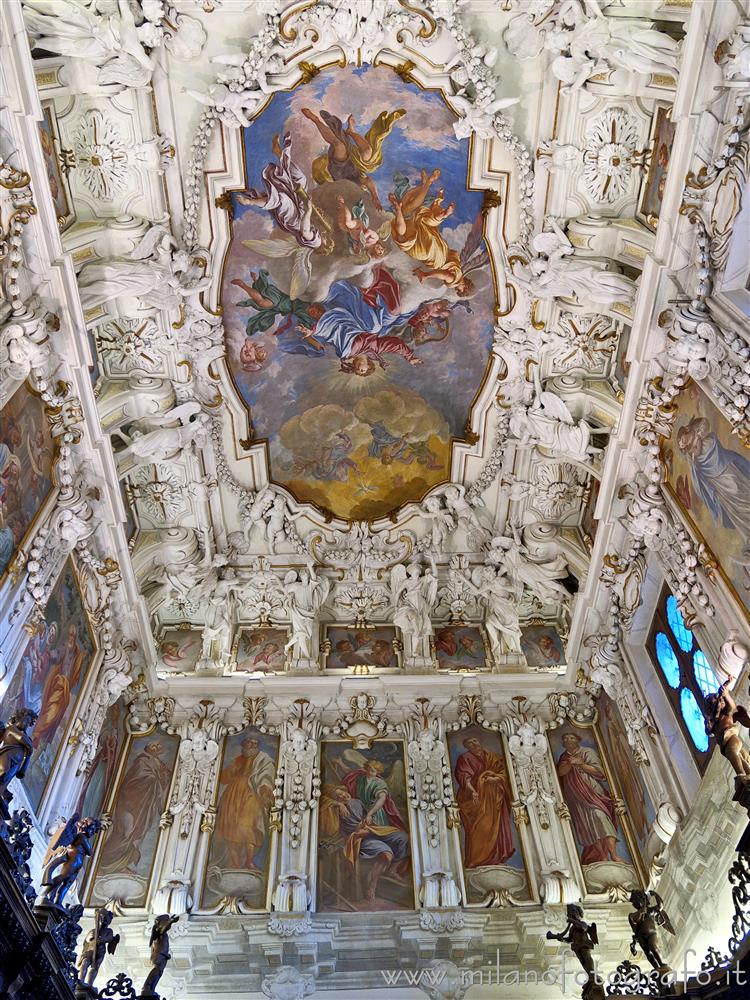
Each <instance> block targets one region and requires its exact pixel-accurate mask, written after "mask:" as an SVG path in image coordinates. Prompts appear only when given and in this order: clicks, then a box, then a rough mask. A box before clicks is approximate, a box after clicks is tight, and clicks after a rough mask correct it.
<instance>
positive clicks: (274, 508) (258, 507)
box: [242, 486, 299, 555]
mask: <svg viewBox="0 0 750 1000" xmlns="http://www.w3.org/2000/svg"><path fill="white" fill-rule="evenodd" d="M242 512H243V514H244V517H245V527H244V532H245V539H246V540H247V542H248V544H249V543H250V542H251V540H252V535H253V531H254V530H255V529H256V528H257V529H258V530H259V532H260V534H261V536H262V538H263V539H264V540H265V542H266V544H267V545H268V551H269V552H270V553H271V554H272V555H275V554H276V547H277V545H278V544H280V543H283V542H285V541H287V540H288V537H289V532H288V531H287V521H288V520H294V519H295V518H297V517H299V514H293V513H292V512H291V511H290V510H289V505H288V504H287V501H286V497H285V496H284V495H283V493H278V492H277V491H276V490H274V488H273V487H272V486H264V487H262V488H261V489H260V490H258V492H257V493H256V494H255V497H254V498H253V500H252V502H250V503H248V504H246V505H245V506H244V507H243V511H242Z"/></svg>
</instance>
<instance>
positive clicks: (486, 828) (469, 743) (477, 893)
mask: <svg viewBox="0 0 750 1000" xmlns="http://www.w3.org/2000/svg"><path fill="white" fill-rule="evenodd" d="M448 750H449V753H450V762H451V775H452V777H453V788H454V792H455V795H456V804H457V805H458V812H459V815H460V817H461V825H460V828H459V837H460V840H461V858H462V861H463V866H464V878H465V880H466V892H467V896H468V901H469V902H471V903H482V902H484V901H485V900H487V899H488V898H492V896H493V894H500V893H509V894H510V895H511V896H512V897H513V898H515V899H528V898H529V884H528V876H527V868H526V857H525V854H524V849H523V841H522V839H521V835H520V832H519V830H518V827H517V825H516V820H515V817H514V814H513V802H514V801H515V798H516V793H515V790H514V788H513V778H512V775H511V771H510V768H509V767H508V760H507V756H506V753H505V747H504V746H503V741H502V737H501V735H500V733H498V732H495V731H493V730H489V729H484V728H483V727H482V726H477V725H471V726H466V727H465V728H463V729H459V730H457V731H455V732H452V733H449V735H448Z"/></svg>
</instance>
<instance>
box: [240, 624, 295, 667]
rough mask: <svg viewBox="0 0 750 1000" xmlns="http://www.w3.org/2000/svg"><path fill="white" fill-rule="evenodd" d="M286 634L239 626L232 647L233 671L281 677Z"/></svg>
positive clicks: (270, 627)
mask: <svg viewBox="0 0 750 1000" xmlns="http://www.w3.org/2000/svg"><path fill="white" fill-rule="evenodd" d="M288 641H289V630H288V629H286V628H279V627H278V626H273V625H242V626H241V627H240V628H239V629H238V630H237V634H236V636H235V639H234V644H233V646H232V661H233V666H232V670H233V671H234V672H241V673H249V674H258V673H260V674H283V673H284V671H285V670H286V663H287V651H286V648H285V647H286V644H287V642H288Z"/></svg>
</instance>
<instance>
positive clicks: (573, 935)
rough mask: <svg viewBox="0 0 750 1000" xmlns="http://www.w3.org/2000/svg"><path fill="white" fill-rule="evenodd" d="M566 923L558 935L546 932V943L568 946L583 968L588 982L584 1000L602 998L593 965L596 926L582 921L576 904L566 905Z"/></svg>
mask: <svg viewBox="0 0 750 1000" xmlns="http://www.w3.org/2000/svg"><path fill="white" fill-rule="evenodd" d="M566 916H567V918H568V923H567V925H566V927H565V930H564V931H562V933H560V934H554V933H553V932H552V931H547V940H548V941H563V942H564V943H565V944H569V945H570V950H571V951H572V952H573V954H574V955H575V957H576V958H577V959H578V961H579V962H580V963H581V965H582V966H583V971H584V972H585V973H586V974H587V975H588V977H589V981H588V983H586V985H585V986H584V988H583V997H584V1000H598V998H600V997H601V998H603V997H604V988H603V987H602V985H601V984H600V983H598V982H597V974H596V965H595V963H594V955H593V951H594V946H595V945H597V944H599V937H598V935H597V933H596V924H587V923H586V921H585V920H584V919H583V907H582V906H579V905H578V903H568V907H567V910H566Z"/></svg>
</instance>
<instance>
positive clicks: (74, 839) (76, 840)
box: [42, 813, 102, 906]
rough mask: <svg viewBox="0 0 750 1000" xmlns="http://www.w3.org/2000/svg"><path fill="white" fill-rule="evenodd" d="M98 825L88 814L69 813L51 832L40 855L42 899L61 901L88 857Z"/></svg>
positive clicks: (55, 904)
mask: <svg viewBox="0 0 750 1000" xmlns="http://www.w3.org/2000/svg"><path fill="white" fill-rule="evenodd" d="M101 828H102V824H101V821H100V820H98V819H93V818H92V817H91V816H86V817H85V818H84V819H81V818H80V813H73V815H72V816H71V817H70V819H69V820H68V821H67V823H65V824H64V825H63V826H62V827H60V828H59V829H58V830H56V831H55V833H53V834H52V837H51V839H50V842H49V847H48V848H47V854H46V855H45V858H44V872H43V874H42V886H43V888H44V893H43V895H42V903H46V904H47V905H48V906H62V905H63V900H64V899H65V897H66V895H67V894H68V892H69V891H70V889H71V888H72V887H73V884H74V883H75V880H76V878H77V877H78V873H79V871H80V870H81V868H82V867H83V862H84V860H85V859H86V858H90V857H91V854H92V840H93V838H94V837H95V836H96V834H97V833H98V832H99V831H100V830H101Z"/></svg>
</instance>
